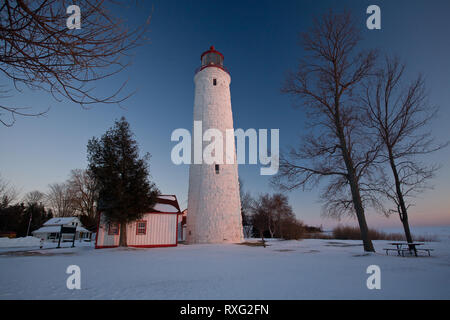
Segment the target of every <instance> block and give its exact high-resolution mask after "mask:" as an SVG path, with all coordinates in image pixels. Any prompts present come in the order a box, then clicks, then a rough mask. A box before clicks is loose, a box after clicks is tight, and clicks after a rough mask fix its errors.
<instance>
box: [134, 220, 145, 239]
mask: <svg viewBox="0 0 450 320" xmlns="http://www.w3.org/2000/svg"><path fill="white" fill-rule="evenodd" d="M139 223H145V230H144V233H139V226H138V224H139ZM146 234H147V220H139V221H136V235H137V236H145V235H146Z"/></svg>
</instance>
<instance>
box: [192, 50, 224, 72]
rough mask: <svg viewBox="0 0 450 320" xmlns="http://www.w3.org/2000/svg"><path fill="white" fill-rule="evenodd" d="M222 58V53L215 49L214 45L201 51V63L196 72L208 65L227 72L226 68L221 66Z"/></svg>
mask: <svg viewBox="0 0 450 320" xmlns="http://www.w3.org/2000/svg"><path fill="white" fill-rule="evenodd" d="M223 60H224V57H223V54H222V53H220V52H219V51H217V50H216V49H215V48H214V46H211V47H210V48H209V50H207V51H205V52H203V53H202V55H201V56H200V61H201V62H202V65H201V66H200V68H198V69H197V71H196V72H199V71H201V70H203V69H205V68H208V67H216V68H219V69H222V70H224V71H225V72H227V73H228V70H227V69H226V68H225V67H224V66H223Z"/></svg>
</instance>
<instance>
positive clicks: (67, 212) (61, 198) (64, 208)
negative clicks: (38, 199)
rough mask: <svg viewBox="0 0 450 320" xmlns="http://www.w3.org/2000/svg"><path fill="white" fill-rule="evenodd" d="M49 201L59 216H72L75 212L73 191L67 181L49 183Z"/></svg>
mask: <svg viewBox="0 0 450 320" xmlns="http://www.w3.org/2000/svg"><path fill="white" fill-rule="evenodd" d="M49 189H50V190H49V192H48V193H47V203H48V205H49V206H50V208H51V209H52V211H53V213H54V214H55V216H57V217H70V216H72V215H73V214H74V212H75V210H74V204H73V193H72V190H71V189H70V188H69V185H68V184H67V183H53V184H51V185H49Z"/></svg>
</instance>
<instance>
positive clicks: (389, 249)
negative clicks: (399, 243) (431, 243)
mask: <svg viewBox="0 0 450 320" xmlns="http://www.w3.org/2000/svg"><path fill="white" fill-rule="evenodd" d="M383 250H385V251H386V255H389V251H396V252H397V253H398V255H399V256H400V255H401V256H402V257H404V256H405V253H406V252H407V253H411V254H413V252H414V250H410V249H408V248H405V249H396V248H383ZM433 250H434V249H430V248H420V249H419V248H416V252H417V251H425V252H427V253H428V256H429V257H430V256H431V251H433Z"/></svg>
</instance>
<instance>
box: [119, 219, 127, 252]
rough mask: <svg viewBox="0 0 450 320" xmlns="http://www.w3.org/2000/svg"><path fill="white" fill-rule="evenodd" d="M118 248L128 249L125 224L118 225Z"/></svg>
mask: <svg viewBox="0 0 450 320" xmlns="http://www.w3.org/2000/svg"><path fill="white" fill-rule="evenodd" d="M119 247H128V245H127V224H126V223H121V224H120V238H119Z"/></svg>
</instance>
